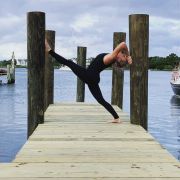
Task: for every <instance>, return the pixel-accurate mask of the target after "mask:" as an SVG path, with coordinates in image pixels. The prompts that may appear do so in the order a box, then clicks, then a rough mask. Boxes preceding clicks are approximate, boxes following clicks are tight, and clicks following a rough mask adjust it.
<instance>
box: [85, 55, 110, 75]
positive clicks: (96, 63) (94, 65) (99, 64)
mask: <svg viewBox="0 0 180 180" xmlns="http://www.w3.org/2000/svg"><path fill="white" fill-rule="evenodd" d="M107 54H108V53H101V54H99V55H97V56H96V58H95V59H94V60H93V61H92V62H91V64H90V65H89V67H88V69H89V70H93V71H96V72H98V73H100V72H101V71H103V70H104V69H106V68H108V67H110V66H111V65H112V64H113V62H112V63H110V64H107V65H106V64H104V62H103V58H104V56H105V55H107Z"/></svg>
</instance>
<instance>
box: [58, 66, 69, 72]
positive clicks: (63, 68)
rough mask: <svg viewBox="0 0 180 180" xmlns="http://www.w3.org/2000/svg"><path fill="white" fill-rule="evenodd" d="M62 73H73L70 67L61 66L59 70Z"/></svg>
mask: <svg viewBox="0 0 180 180" xmlns="http://www.w3.org/2000/svg"><path fill="white" fill-rule="evenodd" d="M59 70H60V71H72V70H71V69H70V68H69V67H68V66H61V67H60V68H59Z"/></svg>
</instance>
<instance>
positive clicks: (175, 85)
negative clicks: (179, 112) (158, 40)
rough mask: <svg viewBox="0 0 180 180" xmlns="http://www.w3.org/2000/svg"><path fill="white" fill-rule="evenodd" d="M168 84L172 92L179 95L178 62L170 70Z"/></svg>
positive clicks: (179, 75) (179, 68)
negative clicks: (170, 74)
mask: <svg viewBox="0 0 180 180" xmlns="http://www.w3.org/2000/svg"><path fill="white" fill-rule="evenodd" d="M170 84H171V87H172V90H173V92H174V94H175V95H178V96H180V64H179V65H178V66H176V67H175V69H174V70H173V71H172V76H171V81H170Z"/></svg>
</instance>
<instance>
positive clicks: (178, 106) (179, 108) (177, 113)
mask: <svg viewBox="0 0 180 180" xmlns="http://www.w3.org/2000/svg"><path fill="white" fill-rule="evenodd" d="M170 103H171V116H172V117H174V121H176V128H177V129H176V133H177V141H178V148H177V153H178V154H177V158H178V160H180V96H177V95H173V96H172V97H171V99H170Z"/></svg>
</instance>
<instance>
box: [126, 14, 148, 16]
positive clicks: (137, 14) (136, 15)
mask: <svg viewBox="0 0 180 180" xmlns="http://www.w3.org/2000/svg"><path fill="white" fill-rule="evenodd" d="M129 16H149V14H130V15H129Z"/></svg>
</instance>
